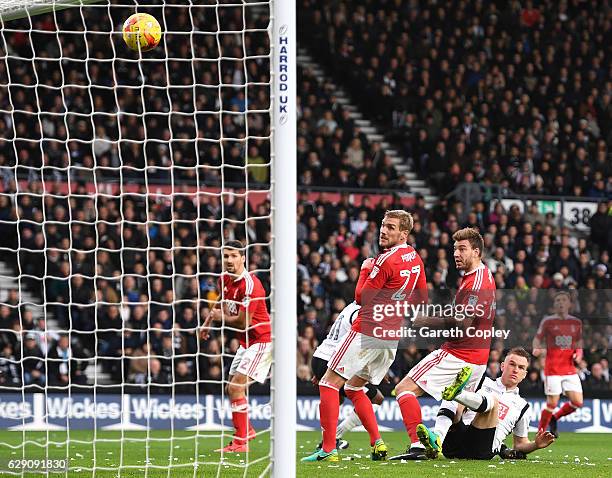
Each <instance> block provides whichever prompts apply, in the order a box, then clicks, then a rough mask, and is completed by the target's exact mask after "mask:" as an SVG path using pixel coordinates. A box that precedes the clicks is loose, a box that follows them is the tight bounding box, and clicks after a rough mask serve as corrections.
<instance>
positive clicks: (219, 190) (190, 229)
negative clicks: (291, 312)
mask: <svg viewBox="0 0 612 478" xmlns="http://www.w3.org/2000/svg"><path fill="white" fill-rule="evenodd" d="M3 3H4V5H3V6H2V7H1V8H0V14H2V15H4V20H3V21H2V23H1V24H0V391H1V393H2V396H3V399H2V401H3V402H4V406H3V407H0V408H1V409H0V428H2V430H0V465H1V466H0V468H2V470H1V471H0V473H13V474H16V475H23V473H24V471H23V469H21V468H24V467H26V468H28V469H30V470H31V469H36V470H37V471H40V472H42V473H47V472H48V471H49V470H48V469H47V471H44V469H45V466H46V467H47V468H54V469H59V470H60V471H61V473H60V475H53V476H61V474H62V473H63V474H64V475H65V476H71V477H72V476H136V473H138V474H139V475H140V474H141V472H144V476H168V477H170V476H222V475H223V476H225V474H226V473H228V472H230V471H231V472H232V473H238V474H239V475H243V474H244V475H245V476H246V475H247V474H248V475H249V476H257V475H260V474H265V473H267V471H268V467H269V462H270V452H269V450H270V447H269V433H268V427H269V420H270V410H269V405H270V403H269V402H270V400H269V389H268V388H266V386H259V387H258V388H257V387H256V386H254V387H252V388H251V391H250V394H251V396H250V397H249V405H250V413H251V415H252V419H253V423H254V424H255V427H256V429H257V437H256V438H255V440H254V441H253V442H252V443H253V446H251V451H250V452H249V453H247V454H245V455H242V456H241V457H240V459H234V458H231V457H228V455H221V454H219V453H215V452H214V451H213V450H214V449H216V448H220V447H223V446H225V445H227V443H228V442H229V440H231V435H232V432H233V427H232V421H231V412H230V407H229V401H228V399H227V397H226V393H225V390H224V385H226V384H227V379H228V372H229V364H230V363H231V360H232V358H233V356H234V354H235V352H236V350H237V347H238V341H237V338H236V333H237V331H236V329H234V328H232V327H229V326H226V325H225V324H221V325H219V326H217V327H215V328H214V330H213V332H212V335H211V338H210V339H208V340H206V341H202V340H200V339H199V334H198V326H199V325H201V323H202V322H203V320H204V318H205V317H206V315H207V313H208V310H209V307H210V306H211V304H212V303H213V302H214V301H215V300H216V299H217V298H218V296H219V294H220V293H221V291H219V290H218V287H217V281H218V278H219V276H220V273H221V247H222V246H223V244H224V243H225V242H226V241H229V240H233V239H238V240H241V241H243V242H244V243H245V244H247V254H246V257H247V268H248V270H250V271H254V272H255V273H256V274H257V275H258V277H259V278H260V279H261V281H262V283H263V284H264V287H265V288H266V290H267V291H268V293H269V292H270V277H269V276H270V269H271V262H272V261H271V255H270V241H271V232H270V231H271V229H270V227H271V225H270V223H271V206H270V194H271V189H270V166H271V163H270V157H271V129H272V128H271V121H270V120H271V116H270V114H271V109H270V102H271V46H270V43H271V42H270V35H269V24H270V17H271V13H270V12H271V3H272V2H270V1H240V0H218V1H215V0H203V1H179V0H166V1H147V2H134V1H129V0H119V1H108V0H107V1H102V2H87V1H82V2H70V1H66V2H61V1H58V2H55V4H56V5H55V6H56V8H54V9H53V8H49V6H50V4H53V3H54V2H51V1H43V2H27V1H16V0H12V1H9V2H3ZM75 3H76V4H77V5H76V6H75V5H74V4H75ZM40 6H42V7H41V8H38V7H40ZM136 12H140V13H148V14H151V15H153V16H154V17H155V18H156V19H157V20H158V21H159V23H160V24H161V27H162V30H163V32H164V33H163V36H162V40H161V42H160V44H159V45H158V46H157V47H156V48H154V49H153V50H151V51H148V52H138V51H132V50H130V49H129V48H128V47H127V46H126V44H125V43H124V42H123V39H122V33H121V28H122V25H123V22H124V21H125V20H126V19H127V18H128V17H129V16H130V15H131V14H133V13H136ZM24 459H25V460H30V461H31V460H36V459H38V460H42V459H44V460H48V462H47V463H46V464H44V465H40V464H39V463H34V462H30V463H15V462H14V460H24ZM62 459H63V460H66V463H64V462H62ZM9 463H11V466H10V469H9V465H8V464H9ZM64 466H67V468H63V467H64ZM20 467H21V468H20ZM232 470H233V471H232ZM232 476H233V475H232Z"/></svg>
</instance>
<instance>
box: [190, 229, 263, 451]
mask: <svg viewBox="0 0 612 478" xmlns="http://www.w3.org/2000/svg"><path fill="white" fill-rule="evenodd" d="M223 271H224V273H223V275H222V276H221V277H220V278H219V290H220V291H221V297H220V300H219V302H217V304H215V306H214V307H213V308H212V310H211V311H210V314H209V315H208V317H207V318H206V320H205V321H204V324H203V326H202V331H201V334H200V336H201V338H202V339H203V340H206V339H208V337H209V334H210V326H211V324H213V323H221V324H222V325H223V326H225V327H228V328H230V329H233V330H238V331H244V332H239V333H238V340H239V341H240V347H239V348H238V350H237V351H236V356H235V357H234V360H233V361H232V365H231V366H230V371H229V383H228V384H227V394H228V396H229V399H230V402H231V407H232V422H233V424H234V429H235V432H234V438H233V439H232V441H231V442H230V443H229V444H228V445H227V446H226V447H224V448H220V449H218V450H215V451H221V452H226V453H227V452H233V453H243V452H247V451H248V441H249V440H252V439H253V438H254V437H255V430H254V429H253V426H252V425H251V422H250V421H249V416H248V403H247V399H246V390H247V388H248V387H249V385H250V384H251V383H253V381H256V382H259V383H264V382H265V381H266V378H267V377H268V372H269V371H270V367H271V365H272V344H271V343H270V316H269V314H268V309H267V307H266V292H265V290H264V288H263V285H262V284H261V282H260V280H259V279H258V278H257V276H256V275H255V274H251V273H249V272H248V271H247V270H246V267H245V253H244V246H243V245H242V243H241V242H240V241H228V242H227V243H226V244H225V246H224V247H223Z"/></svg>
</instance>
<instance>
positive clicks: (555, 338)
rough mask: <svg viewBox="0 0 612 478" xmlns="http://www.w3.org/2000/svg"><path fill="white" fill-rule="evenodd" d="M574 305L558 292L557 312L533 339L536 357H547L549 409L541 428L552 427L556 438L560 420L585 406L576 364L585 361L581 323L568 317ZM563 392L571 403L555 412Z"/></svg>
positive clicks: (547, 403)
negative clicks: (583, 357)
mask: <svg viewBox="0 0 612 478" xmlns="http://www.w3.org/2000/svg"><path fill="white" fill-rule="evenodd" d="M571 305H572V302H571V296H570V294H569V292H566V291H561V292H557V294H556V295H555V298H554V301H553V307H554V309H555V313H554V314H553V315H551V316H549V317H545V318H544V320H542V322H541V323H540V327H539V328H538V332H537V333H536V336H535V337H534V339H533V355H534V356H535V357H539V356H544V355H545V356H546V361H545V364H544V393H545V394H546V408H544V409H543V410H542V415H541V416H540V424H539V426H538V428H539V429H540V430H546V429H547V428H548V426H549V424H550V431H551V432H552V434H553V435H555V437H557V438H558V437H559V433H558V432H557V421H558V420H559V419H560V418H561V417H564V416H566V415H569V414H570V413H574V412H575V411H576V410H578V409H579V408H580V407H582V384H581V383H580V377H579V376H578V374H577V373H576V363H577V362H579V361H580V360H581V359H582V321H581V320H580V319H578V318H576V317H574V316H573V315H570V314H569V311H570V308H571ZM562 393H564V394H565V395H566V396H567V398H569V402H565V403H564V404H563V406H562V407H561V408H560V409H559V410H557V413H553V412H554V411H555V407H556V406H557V404H558V403H559V397H560V396H561V394H562Z"/></svg>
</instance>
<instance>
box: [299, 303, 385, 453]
mask: <svg viewBox="0 0 612 478" xmlns="http://www.w3.org/2000/svg"><path fill="white" fill-rule="evenodd" d="M360 308H361V306H360V305H359V304H357V302H355V301H353V302H351V303H350V304H349V305H347V306H346V307H345V308H344V309H342V312H340V314H339V315H338V317H336V320H335V321H334V323H333V324H332V326H331V328H330V329H329V333H328V334H327V337H326V338H325V340H323V342H321V344H320V345H319V346H318V347H317V349H316V350H315V352H314V354H313V356H312V361H311V367H312V373H313V375H314V379H313V383H315V384H318V383H319V380H321V378H322V377H323V375H325V372H326V371H327V363H328V362H329V359H330V358H331V356H332V355H333V354H334V353H335V352H336V350H337V349H338V345H339V344H340V343H341V342H342V340H343V339H344V337H345V336H346V335H347V334H348V333H349V332H350V331H351V327H352V326H353V321H354V320H355V318H356V317H357V313H358V312H359V309H360ZM366 388H367V391H366V395H367V396H368V398H369V399H370V401H371V402H372V407H373V408H374V412H376V410H377V409H378V407H380V405H381V404H382V402H383V400H384V398H385V397H384V396H383V394H382V393H381V392H380V391H379V390H378V387H377V386H376V385H372V384H371V383H368V384H366ZM340 397H341V400H342V399H344V397H345V393H344V387H343V388H342V389H340ZM360 424H361V420H359V417H358V416H357V413H355V410H353V411H352V412H351V413H350V415H348V416H347V417H346V418H345V419H344V420H343V421H342V422H341V423H340V424H339V425H338V428H337V429H336V448H339V449H341V450H344V449H346V448H348V446H349V444H348V442H347V441H346V440H342V436H343V435H344V434H345V433H347V432H350V431H351V430H352V429H353V428H355V427H357V426H359V425H360ZM319 448H321V443H320V444H319Z"/></svg>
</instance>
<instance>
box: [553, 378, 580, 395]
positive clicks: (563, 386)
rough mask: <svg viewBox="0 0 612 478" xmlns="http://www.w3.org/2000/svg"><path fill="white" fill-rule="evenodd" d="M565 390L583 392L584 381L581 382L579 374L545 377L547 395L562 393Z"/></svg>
mask: <svg viewBox="0 0 612 478" xmlns="http://www.w3.org/2000/svg"><path fill="white" fill-rule="evenodd" d="M565 392H579V393H582V383H580V377H579V376H578V374H575V373H574V374H572V375H550V376H545V377H544V393H545V394H546V395H561V394H563V393H565Z"/></svg>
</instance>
